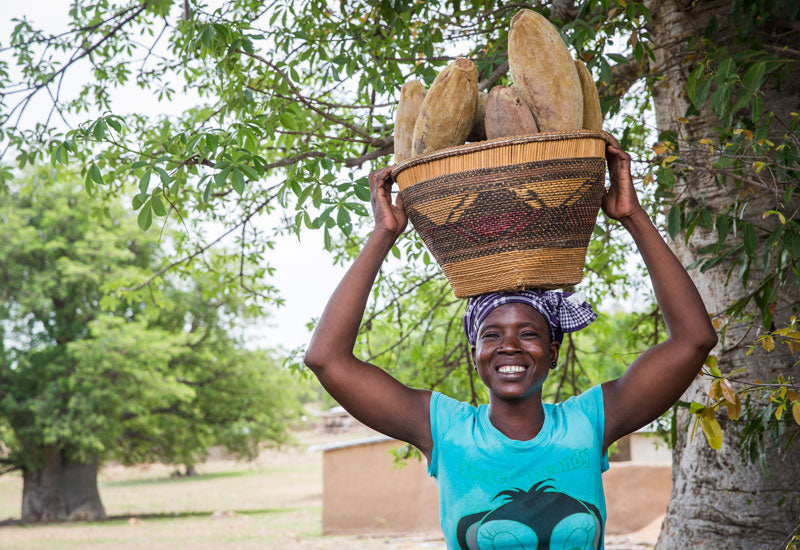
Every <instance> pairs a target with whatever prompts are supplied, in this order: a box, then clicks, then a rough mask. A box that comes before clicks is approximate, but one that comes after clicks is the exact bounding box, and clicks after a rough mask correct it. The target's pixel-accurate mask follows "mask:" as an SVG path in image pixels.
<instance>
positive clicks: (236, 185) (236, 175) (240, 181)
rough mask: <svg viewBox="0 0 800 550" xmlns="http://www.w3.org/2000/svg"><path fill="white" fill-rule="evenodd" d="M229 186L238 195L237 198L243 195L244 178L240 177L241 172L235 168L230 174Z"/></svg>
mask: <svg viewBox="0 0 800 550" xmlns="http://www.w3.org/2000/svg"><path fill="white" fill-rule="evenodd" d="M231 186H233V189H234V190H235V191H236V192H237V193H239V196H242V195H243V194H244V176H243V175H242V172H241V170H239V169H238V168H235V169H234V170H233V171H232V172H231Z"/></svg>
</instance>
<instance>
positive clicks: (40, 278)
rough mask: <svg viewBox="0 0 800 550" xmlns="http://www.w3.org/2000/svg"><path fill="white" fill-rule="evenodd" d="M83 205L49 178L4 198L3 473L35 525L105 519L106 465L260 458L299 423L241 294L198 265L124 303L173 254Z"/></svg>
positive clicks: (72, 183)
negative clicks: (249, 333)
mask: <svg viewBox="0 0 800 550" xmlns="http://www.w3.org/2000/svg"><path fill="white" fill-rule="evenodd" d="M87 199H88V197H87V196H86V195H85V191H84V190H83V186H82V183H81V182H80V181H77V182H76V179H75V177H74V175H72V174H70V173H69V172H67V171H55V170H52V169H36V170H34V171H33V172H32V175H31V176H29V177H26V178H25V179H24V180H20V181H14V182H11V183H7V184H6V185H5V186H4V188H3V189H0V221H1V222H2V228H3V230H2V239H0V281H2V284H0V425H2V429H0V434H2V435H3V444H4V445H5V447H6V448H7V453H6V454H5V456H4V457H3V458H2V464H3V465H4V469H3V470H4V471H6V472H8V471H11V470H21V471H22V474H23V480H24V484H23V495H22V514H21V515H22V519H23V520H25V521H39V520H41V521H53V520H63V519H97V518H102V517H104V510H103V506H102V503H101V501H100V497H99V494H98V491H97V471H98V467H99V466H100V465H102V463H103V462H105V461H107V460H116V461H120V462H122V463H124V464H136V463H141V462H151V461H162V462H167V463H175V464H187V465H193V464H194V463H195V461H197V460H199V459H201V458H202V457H203V455H204V453H206V452H207V450H208V449H209V448H210V447H211V446H214V445H222V446H224V447H225V448H226V449H227V450H228V451H229V452H231V453H233V454H235V455H237V456H240V457H243V458H252V457H254V456H255V455H256V454H257V453H258V452H259V450H260V449H261V448H262V446H263V445H264V444H268V443H269V444H275V443H280V442H282V441H284V440H285V438H286V427H287V423H288V422H289V421H290V420H291V419H292V418H294V417H296V416H297V415H298V409H299V406H298V401H297V399H296V380H295V378H294V377H292V376H291V375H289V374H287V373H286V372H285V371H284V369H283V368H281V367H280V366H279V364H278V362H277V361H276V360H275V359H273V358H272V357H271V356H270V355H269V354H268V353H266V352H263V351H248V350H245V349H243V348H242V343H241V338H239V337H237V336H236V334H237V331H239V330H241V328H242V324H243V322H242V319H247V318H248V317H252V315H253V314H254V306H253V305H252V301H251V300H250V299H249V298H245V297H244V295H243V294H242V293H241V292H240V291H238V286H237V285H233V286H230V285H226V284H225V281H219V280H215V279H214V278H213V277H212V276H211V275H209V272H206V271H204V270H202V269H197V266H186V269H185V270H184V274H185V275H186V276H185V277H183V278H179V277H177V274H171V275H170V276H169V277H168V278H166V279H161V280H159V281H158V282H157V283H154V284H152V285H150V287H149V288H148V289H142V290H140V291H138V292H128V293H127V294H125V298H124V299H120V298H119V297H118V296H119V295H118V294H117V293H115V290H114V289H118V288H119V287H120V286H125V285H129V284H133V283H134V282H135V281H141V280H142V279H144V278H146V277H148V276H150V275H151V274H152V273H153V272H154V271H157V270H158V269H159V268H160V267H161V266H162V262H163V260H164V258H163V253H162V247H161V246H160V245H159V243H158V241H157V237H156V236H155V235H151V234H145V233H142V232H141V230H140V229H139V228H138V227H137V225H136V221H135V220H134V219H133V216H132V215H131V214H130V213H129V211H126V210H123V209H122V208H121V207H119V206H116V205H114V204H109V203H101V202H95V201H92V200H90V199H88V200H87ZM166 236H167V237H168V236H169V233H167V235H166ZM208 261H209V262H212V263H213V262H219V261H225V258H223V257H221V256H216V257H215V256H210V257H209V258H208Z"/></svg>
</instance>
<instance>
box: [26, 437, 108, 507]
mask: <svg viewBox="0 0 800 550" xmlns="http://www.w3.org/2000/svg"><path fill="white" fill-rule="evenodd" d="M97 468H98V464H97V462H96V461H94V462H70V461H68V460H66V459H65V457H64V453H63V452H62V451H61V450H60V449H58V448H56V447H55V446H53V445H48V446H46V447H45V463H44V466H43V467H42V468H41V469H38V470H30V469H26V470H23V477H22V479H23V485H22V514H21V515H22V521H30V522H39V521H82V520H83V521H97V520H101V519H105V517H106V513H105V510H104V509H103V503H102V502H101V501H100V493H99V492H98V491H97Z"/></svg>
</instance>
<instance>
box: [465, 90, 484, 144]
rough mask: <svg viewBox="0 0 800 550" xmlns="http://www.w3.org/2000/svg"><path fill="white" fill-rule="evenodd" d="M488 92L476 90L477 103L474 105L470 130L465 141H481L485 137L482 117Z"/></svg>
mask: <svg viewBox="0 0 800 550" xmlns="http://www.w3.org/2000/svg"><path fill="white" fill-rule="evenodd" d="M488 98H489V94H487V93H486V92H478V104H477V106H476V107H475V118H474V119H473V120H472V130H470V131H469V135H468V136H467V141H483V140H485V139H486V126H484V118H486V100H487V99H488Z"/></svg>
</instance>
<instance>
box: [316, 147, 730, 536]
mask: <svg viewBox="0 0 800 550" xmlns="http://www.w3.org/2000/svg"><path fill="white" fill-rule="evenodd" d="M606 160H607V163H608V167H609V172H610V176H611V186H610V188H609V189H608V191H607V193H606V196H605V197H604V198H603V202H602V208H603V211H604V212H605V214H606V216H608V217H610V218H613V219H615V220H618V221H619V222H621V223H622V225H623V226H624V227H625V228H626V229H627V230H628V232H629V233H630V235H631V237H632V238H633V240H634V242H635V243H636V246H637V247H638V249H639V252H640V253H641V254H642V257H643V259H644V262H645V264H646V266H647V269H648V271H649V273H650V278H651V280H652V284H653V289H654V291H655V296H656V300H657V301H658V304H659V307H660V308H661V312H662V315H663V317H664V322H665V325H666V327H667V331H668V333H669V337H668V338H667V339H666V340H665V341H664V342H661V343H660V344H658V345H656V346H653V347H652V348H650V349H648V350H647V351H645V352H644V353H642V354H641V355H640V356H639V357H638V358H637V359H636V360H635V361H634V362H633V363H632V364H631V366H630V367H629V368H628V369H627V371H626V372H625V373H624V374H623V375H622V376H621V377H620V378H618V379H616V380H611V381H608V382H605V383H604V384H602V385H600V386H595V387H593V388H591V389H589V390H587V391H586V392H584V393H583V394H581V395H580V396H577V397H573V398H571V399H569V400H567V401H566V402H564V403H559V404H555V405H551V404H543V403H542V384H543V383H544V380H545V379H546V378H547V373H548V372H549V369H550V368H551V367H554V366H555V365H556V363H557V359H558V351H559V347H560V344H561V341H560V337H561V335H562V334H563V331H564V330H566V331H570V330H577V329H578V328H581V327H583V326H586V325H587V324H588V323H590V322H591V321H592V320H593V319H594V314H593V312H591V308H590V307H589V306H588V305H587V304H585V303H573V302H572V301H570V299H569V298H566V299H565V297H564V296H563V295H561V294H560V293H551V292H547V293H545V292H540V291H532V292H522V293H511V294H500V295H486V296H482V297H477V298H474V299H471V300H470V303H469V304H468V307H467V313H466V315H465V319H464V326H465V330H466V332H467V337H468V340H469V342H470V344H471V346H472V356H473V360H474V363H475V368H476V370H477V372H478V374H479V375H480V377H481V379H482V380H483V382H484V383H485V384H486V386H487V388H488V390H489V404H488V406H485V405H482V406H481V407H478V408H475V407H471V406H470V405H468V404H466V403H461V402H458V401H455V400H453V399H451V398H449V397H446V396H443V395H441V394H439V393H436V392H433V393H432V392H430V391H426V390H417V389H412V388H409V387H407V386H404V385H403V384H401V383H399V382H398V381H396V380H395V379H394V378H392V377H391V376H389V375H388V374H387V373H386V372H384V371H383V370H381V369H380V368H378V367H376V366H374V365H371V364H369V363H365V362H363V361H361V360H359V359H358V358H356V357H355V356H354V355H353V346H354V344H355V341H356V336H357V333H358V328H359V325H360V323H361V320H362V316H363V314H364V308H365V307H366V303H367V298H368V296H369V294H370V290H371V286H372V284H373V282H374V280H375V276H376V275H377V273H378V269H379V268H380V265H381V263H382V262H383V260H384V259H385V257H386V255H387V254H388V252H389V250H390V249H391V248H392V246H393V245H394V243H395V241H396V239H397V238H398V237H399V236H400V234H401V233H402V232H403V230H404V229H405V227H406V224H407V221H408V219H407V217H406V214H405V212H404V210H403V205H402V200H401V199H400V197H398V199H397V201H396V203H395V204H394V205H393V204H392V203H391V185H392V183H391V180H390V178H389V174H390V169H391V167H389V168H384V169H383V170H380V171H377V172H374V173H372V174H370V177H369V180H370V191H371V195H372V209H373V211H374V213H375V230H374V231H373V233H372V235H370V237H369V239H368V240H367V243H366V245H365V246H364V249H363V250H362V251H361V253H360V254H359V256H358V258H357V259H356V260H355V262H354V263H353V265H352V267H351V268H350V269H349V271H348V272H347V273H346V275H345V276H344V278H343V279H342V281H341V283H340V284H339V286H338V287H337V288H336V290H335V291H334V293H333V295H332V296H331V298H330V301H329V302H328V305H327V307H326V308H325V311H324V313H323V315H322V318H321V319H320V321H319V324H318V325H317V329H316V331H315V332H314V335H313V338H312V340H311V344H310V345H309V348H308V351H307V353H306V357H305V362H306V365H308V367H309V368H310V369H311V370H312V371H313V372H314V374H316V376H317V377H318V378H319V380H320V382H321V383H322V385H323V386H324V387H325V388H326V389H327V390H328V392H329V393H330V394H331V395H332V396H333V397H334V398H335V399H336V400H337V401H338V402H339V403H340V404H341V405H342V406H343V407H344V408H345V409H347V410H348V411H349V412H350V413H351V414H352V415H353V416H354V417H356V418H357V419H359V420H360V421H362V422H363V423H364V424H366V425H368V426H370V427H372V428H374V429H375V430H377V431H379V432H382V433H385V434H387V435H389V436H391V437H394V438H397V439H400V440H402V441H406V442H408V443H410V444H412V445H414V446H416V447H417V448H418V449H419V450H420V451H421V452H422V454H423V455H425V458H427V460H428V471H429V473H430V474H431V475H432V476H434V477H435V478H436V481H437V485H438V487H439V494H440V513H441V523H442V530H443V532H444V536H445V539H446V541H447V546H448V548H466V549H470V550H472V549H477V548H593V549H596V548H602V547H603V526H604V522H605V501H604V499H603V493H602V482H601V479H600V474H601V472H602V471H604V470H605V469H607V468H608V457H607V454H606V452H607V450H608V447H609V445H611V443H613V442H614V441H616V440H617V439H619V438H620V437H622V436H624V435H626V434H629V433H631V432H633V431H635V430H637V429H639V428H641V427H642V426H644V425H646V424H648V423H649V422H651V421H652V420H654V419H656V418H658V417H659V416H660V415H661V414H663V413H664V412H665V411H666V410H667V409H669V408H670V407H671V406H672V405H673V404H674V403H675V402H676V401H677V399H678V398H679V397H680V395H681V394H682V393H683V392H684V391H685V390H686V388H687V387H688V386H689V384H690V383H691V382H692V380H693V379H694V377H695V376H696V375H697V373H698V372H699V370H700V368H701V367H702V365H703V362H704V360H705V358H706V356H707V355H708V353H709V351H710V350H711V349H712V348H713V347H714V345H715V344H716V342H717V336H716V333H715V331H714V329H713V327H712V325H711V323H710V320H709V316H708V312H707V311H706V309H705V306H704V305H703V301H702V299H701V298H700V295H699V294H698V292H697V289H696V288H695V286H694V284H693V283H692V280H691V279H690V278H689V276H688V274H687V273H686V271H685V270H684V268H683V266H682V265H681V264H680V262H679V261H678V260H677V258H676V257H675V256H674V255H673V254H672V252H671V251H670V249H669V247H668V246H667V244H666V243H665V242H664V240H663V239H662V238H661V235H660V234H659V233H658V231H657V230H656V228H655V227H654V226H653V223H652V222H651V220H650V218H649V217H648V216H647V214H646V213H645V211H644V210H643V209H642V207H641V206H640V204H639V201H638V199H637V197H636V191H635V190H634V187H633V181H632V178H631V173H630V163H631V158H630V156H629V155H628V154H626V153H625V152H623V151H622V150H621V149H620V147H619V144H618V143H617V141H616V140H615V139H613V138H610V140H609V144H608V145H607V147H606Z"/></svg>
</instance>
